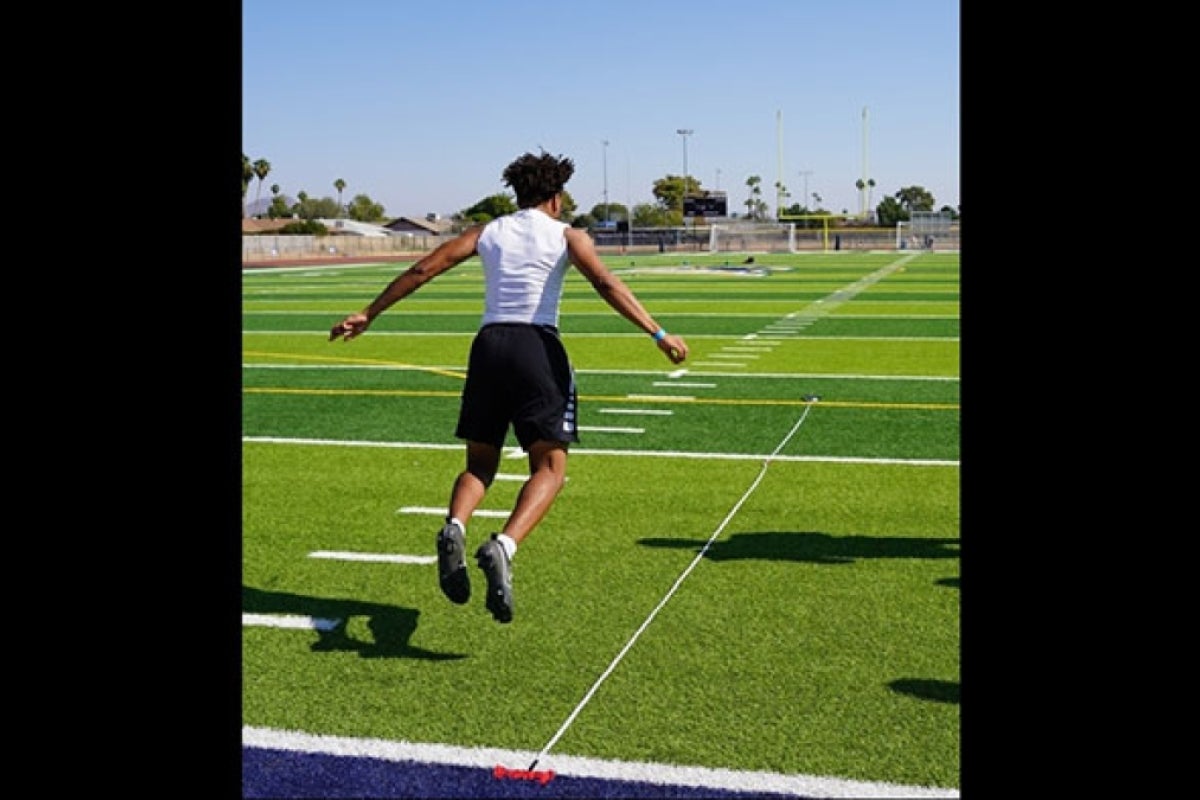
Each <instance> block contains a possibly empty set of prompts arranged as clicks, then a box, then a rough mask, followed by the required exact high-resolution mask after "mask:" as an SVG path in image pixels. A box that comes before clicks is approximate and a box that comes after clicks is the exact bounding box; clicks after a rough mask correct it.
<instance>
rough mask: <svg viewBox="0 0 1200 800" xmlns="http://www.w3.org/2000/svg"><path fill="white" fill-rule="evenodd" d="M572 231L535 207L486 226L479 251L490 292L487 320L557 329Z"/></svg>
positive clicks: (486, 299)
mask: <svg viewBox="0 0 1200 800" xmlns="http://www.w3.org/2000/svg"><path fill="white" fill-rule="evenodd" d="M568 227H570V226H569V225H567V223H565V222H560V221H558V220H556V219H554V218H552V217H551V216H550V215H548V214H546V213H545V212H543V211H541V210H539V209H536V208H523V209H521V210H520V211H517V212H515V213H513V214H506V215H505V216H503V217H498V218H497V219H494V220H492V221H491V222H489V223H488V224H487V225H486V226H484V229H483V232H482V233H481V234H480V235H479V242H478V243H477V244H476V246H475V250H476V251H477V252H478V253H479V256H480V258H482V259H483V276H484V281H485V283H486V286H487V289H486V292H485V296H484V309H483V320H482V321H481V322H480V325H481V326H482V325H488V324H490V323H493V322H528V323H532V324H534V325H554V326H557V325H558V306H559V300H561V299H562V287H563V277H564V275H566V272H567V265H568V264H569V263H570V262H569V261H568V259H567V237H566V234H565V231H566V229H567V228H568Z"/></svg>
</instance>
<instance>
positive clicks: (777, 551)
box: [638, 531, 959, 564]
mask: <svg viewBox="0 0 1200 800" xmlns="http://www.w3.org/2000/svg"><path fill="white" fill-rule="evenodd" d="M707 541H708V540H707V539H664V538H652V539H638V544H642V545H645V546H646V547H662V548H668V549H675V550H696V551H697V552H699V551H700V549H701V548H702V547H704V544H705V542H707ZM704 557H705V558H710V559H712V560H713V561H732V560H735V559H747V558H752V559H769V560H772V561H803V562H807V563H811V564H850V563H853V562H854V561H856V560H857V559H862V558H958V557H959V551H958V539H935V538H925V537H913V536H831V535H829V534H827V533H817V532H815V531H794V532H788V531H763V532H760V533H735V534H734V535H732V536H730V537H729V538H728V539H721V538H718V539H717V540H716V541H715V542H713V543H712V546H710V547H709V548H708V552H707V553H705V554H704Z"/></svg>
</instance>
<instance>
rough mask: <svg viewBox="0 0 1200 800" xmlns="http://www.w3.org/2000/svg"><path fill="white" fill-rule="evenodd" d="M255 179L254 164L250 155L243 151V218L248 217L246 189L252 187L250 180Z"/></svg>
mask: <svg viewBox="0 0 1200 800" xmlns="http://www.w3.org/2000/svg"><path fill="white" fill-rule="evenodd" d="M253 179H254V165H253V164H251V163H250V156H248V155H246V154H245V153H242V218H243V219H244V218H245V217H246V191H247V190H248V189H249V188H250V181H251V180H253Z"/></svg>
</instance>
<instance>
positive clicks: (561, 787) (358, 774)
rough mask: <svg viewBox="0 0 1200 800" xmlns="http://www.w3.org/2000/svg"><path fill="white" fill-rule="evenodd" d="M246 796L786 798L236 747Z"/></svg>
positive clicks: (557, 775) (559, 775)
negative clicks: (512, 776) (514, 776)
mask: <svg viewBox="0 0 1200 800" xmlns="http://www.w3.org/2000/svg"><path fill="white" fill-rule="evenodd" d="M242 797H245V798H268V797H273V798H279V797H289V798H343V797H347V798H348V797H356V798H362V797H372V798H447V797H457V798H476V797H480V798H482V797H514V798H614V799H615V798H655V797H663V798H675V797H678V798H693V800H701V799H702V798H747V799H748V798H764V799H765V800H769V799H770V798H784V797H801V795H787V794H778V793H763V792H734V791H729V790H727V789H712V788H705V787H698V786H679V785H672V784H656V783H644V782H641V781H616V780H605V779H602V778H573V777H571V776H569V775H562V774H559V773H555V775H554V780H553V781H551V782H549V783H547V784H543V783H541V782H539V781H536V780H497V779H496V778H495V777H494V775H493V770H491V769H487V768H484V767H455V766H448V765H445V764H429V763H424V762H418V761H389V760H386V759H381V758H366V757H361V756H337V755H329V754H325V753H302V752H295V751H291V750H274V749H269V748H261V747H243V748H242Z"/></svg>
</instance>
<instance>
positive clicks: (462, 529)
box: [446, 517, 467, 536]
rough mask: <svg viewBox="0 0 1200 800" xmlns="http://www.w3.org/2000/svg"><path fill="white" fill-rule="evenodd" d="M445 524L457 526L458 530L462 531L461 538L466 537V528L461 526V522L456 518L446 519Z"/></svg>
mask: <svg viewBox="0 0 1200 800" xmlns="http://www.w3.org/2000/svg"><path fill="white" fill-rule="evenodd" d="M446 522H448V523H450V524H451V525H457V526H458V529H459V530H460V531H462V533H463V536H466V535H467V526H466V525H463V524H462V521H461V520H459V518H458V517H446Z"/></svg>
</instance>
